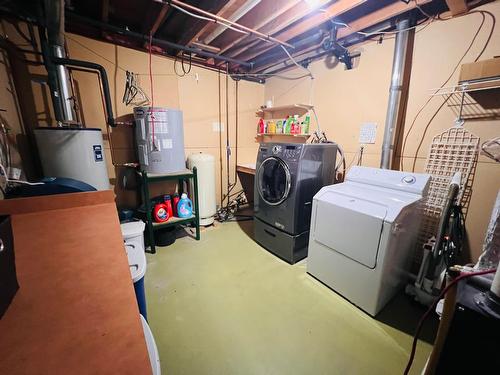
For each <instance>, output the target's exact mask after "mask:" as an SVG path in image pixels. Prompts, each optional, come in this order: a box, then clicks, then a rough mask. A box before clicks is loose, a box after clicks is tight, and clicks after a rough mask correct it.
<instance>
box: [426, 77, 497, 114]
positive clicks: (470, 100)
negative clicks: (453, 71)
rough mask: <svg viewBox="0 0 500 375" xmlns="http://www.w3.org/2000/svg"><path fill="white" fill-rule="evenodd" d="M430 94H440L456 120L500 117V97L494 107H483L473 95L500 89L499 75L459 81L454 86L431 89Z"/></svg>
mask: <svg viewBox="0 0 500 375" xmlns="http://www.w3.org/2000/svg"><path fill="white" fill-rule="evenodd" d="M432 91H433V93H432V94H431V95H432V96H442V97H443V98H444V99H445V100H446V101H447V105H448V107H449V108H450V109H451V110H452V111H453V113H454V114H455V115H456V116H457V119H458V120H460V121H461V120H495V119H500V99H499V100H498V106H497V107H496V108H483V106H482V105H481V104H479V103H478V102H477V101H476V99H474V96H475V95H476V94H479V93H487V92H488V91H490V92H493V93H497V92H498V91H500V77H494V78H488V79H482V80H477V81H468V82H461V83H459V84H458V85H456V86H451V87H443V88H440V89H437V90H435V89H434V90H432ZM493 95H495V94H493Z"/></svg>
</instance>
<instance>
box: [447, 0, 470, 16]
mask: <svg viewBox="0 0 500 375" xmlns="http://www.w3.org/2000/svg"><path fill="white" fill-rule="evenodd" d="M446 5H448V8H449V9H450V12H451V15H452V16H453V17H455V16H458V15H460V14H464V13H467V12H468V11H469V6H468V5H467V1H465V0H446Z"/></svg>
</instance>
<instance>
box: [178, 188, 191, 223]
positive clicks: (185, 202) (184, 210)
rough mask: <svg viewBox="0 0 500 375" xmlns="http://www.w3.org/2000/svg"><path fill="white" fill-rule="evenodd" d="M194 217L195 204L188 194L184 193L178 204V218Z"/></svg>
mask: <svg viewBox="0 0 500 375" xmlns="http://www.w3.org/2000/svg"><path fill="white" fill-rule="evenodd" d="M192 215H193V202H191V199H189V198H188V197H187V194H186V193H182V195H181V199H180V200H179V203H178V204H177V216H179V217H181V218H186V217H191V216H192Z"/></svg>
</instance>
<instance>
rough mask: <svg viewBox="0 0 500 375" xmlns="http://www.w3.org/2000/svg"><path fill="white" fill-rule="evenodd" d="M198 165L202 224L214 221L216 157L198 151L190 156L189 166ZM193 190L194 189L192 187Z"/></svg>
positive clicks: (191, 167)
mask: <svg viewBox="0 0 500 375" xmlns="http://www.w3.org/2000/svg"><path fill="white" fill-rule="evenodd" d="M193 167H196V170H197V173H198V204H199V205H200V209H199V210H198V208H196V210H197V211H199V213H200V225H211V224H213V222H214V215H215V211H216V205H215V158H214V157H213V156H212V155H210V154H205V153H202V152H200V153H198V154H191V155H189V157H188V168H189V169H193ZM191 191H193V189H192V187H191Z"/></svg>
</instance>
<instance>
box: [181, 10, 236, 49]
mask: <svg viewBox="0 0 500 375" xmlns="http://www.w3.org/2000/svg"><path fill="white" fill-rule="evenodd" d="M241 2H242V0H229V1H228V2H227V3H226V4H225V5H224V6H223V7H222V8H221V9H220V10H219V11H218V12H217V15H218V16H221V17H227V16H228V14H227V12H229V11H231V9H233V8H234V7H235V6H238V5H239V4H240V3H241ZM212 27H213V24H212V23H210V22H209V23H205V24H204V25H203V26H202V27H201V28H200V29H199V30H198V31H197V32H196V34H195V35H193V36H192V37H191V39H190V40H189V41H188V42H187V45H190V44H191V43H193V42H195V41H198V40H199V39H200V37H201V36H202V35H203V34H204V33H206V32H207V31H208V30H210V28H212ZM203 42H204V41H203Z"/></svg>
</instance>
